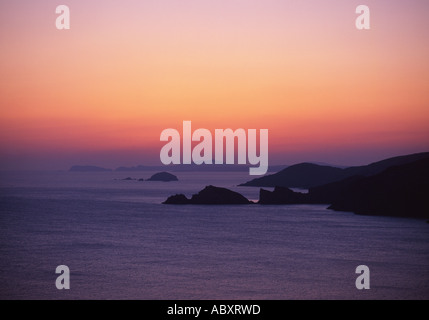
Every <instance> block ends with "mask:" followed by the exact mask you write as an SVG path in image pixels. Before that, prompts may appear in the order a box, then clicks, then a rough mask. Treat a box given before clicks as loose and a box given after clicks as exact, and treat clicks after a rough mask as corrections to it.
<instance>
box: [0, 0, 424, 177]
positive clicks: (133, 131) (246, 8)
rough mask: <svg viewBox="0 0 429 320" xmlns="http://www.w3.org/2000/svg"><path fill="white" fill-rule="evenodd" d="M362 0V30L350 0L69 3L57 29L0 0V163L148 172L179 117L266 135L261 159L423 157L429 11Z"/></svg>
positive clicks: (40, 7) (39, 7)
mask: <svg viewBox="0 0 429 320" xmlns="http://www.w3.org/2000/svg"><path fill="white" fill-rule="evenodd" d="M365 2H366V4H367V5H368V6H369V7H370V9H371V30H367V31H359V30H357V29H356V28H355V19H356V17H357V14H356V13H355V8H356V6H357V5H359V4H361V1H341V0H327V1H316V0H314V1H286V0H282V1H280V0H268V1H260V0H258V1H256V0H247V1H244V0H241V1H240V0H228V1H226V0H220V1H219V0H217V1H198V0H192V1H189V0H181V1H175V0H169V1H166V0H165V1H159V0H157V1H137V0H136V1H131V0H125V1H68V3H67V4H68V6H69V7H70V10H71V29H70V30H62V31H60V30H57V29H56V28H55V19H56V16H57V15H56V14H55V8H56V6H57V5H58V4H59V3H57V1H44V2H43V4H40V3H36V2H35V1H0V41H1V43H2V50H1V52H0V72H1V78H0V79H1V80H0V147H1V150H2V151H1V152H2V155H3V156H2V159H3V160H2V162H1V164H2V165H3V167H4V168H14V166H17V167H19V166H31V164H34V163H36V162H37V161H39V160H40V162H46V161H48V162H49V167H50V168H58V169H61V168H63V169H66V168H67V166H69V165H72V164H75V163H73V161H81V162H84V163H83V164H97V165H105V166H119V165H137V164H159V163H160V162H159V150H160V149H161V147H162V145H163V143H161V142H160V141H159V135H160V133H161V131H162V130H163V129H166V128H170V127H172V128H177V129H179V130H180V129H181V125H182V121H183V120H191V121H192V125H193V128H194V129H197V128H200V127H204V128H207V129H210V130H214V129H215V128H232V129H236V128H245V129H250V128H255V129H265V128H267V129H269V130H270V163H272V164H278V163H285V164H291V163H293V162H297V161H326V162H331V163H338V164H361V163H366V162H367V161H375V160H379V159H382V158H383V157H388V156H394V155H399V154H403V153H412V152H420V151H427V150H429V126H428V124H429V59H428V57H429V17H428V15H429V3H428V2H427V1H426V0H421V1H392V0H390V1H387V0H384V1H383V0H377V1H374V0H368V1H365ZM36 159H39V160H37V161H36ZM37 166H39V165H37Z"/></svg>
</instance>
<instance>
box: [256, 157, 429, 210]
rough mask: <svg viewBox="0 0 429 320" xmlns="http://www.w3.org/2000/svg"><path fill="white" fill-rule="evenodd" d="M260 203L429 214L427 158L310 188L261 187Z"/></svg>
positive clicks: (428, 166)
mask: <svg viewBox="0 0 429 320" xmlns="http://www.w3.org/2000/svg"><path fill="white" fill-rule="evenodd" d="M258 203H260V204H304V203H305V204H317V203H318V204H331V205H330V207H329V209H332V210H337V211H351V212H354V213H357V214H364V215H386V216H400V217H417V218H427V217H429V158H426V159H421V160H418V161H415V162H411V163H407V164H403V165H398V166H392V167H390V168H387V169H386V170H384V171H383V172H381V173H378V174H376V175H373V176H369V177H365V176H353V177H349V178H346V179H344V180H341V181H337V182H333V183H329V184H326V185H323V186H319V187H315V188H311V189H310V190H309V192H308V193H307V194H305V193H299V192H294V191H292V190H290V189H288V188H282V187H276V188H275V189H274V191H272V192H271V191H267V190H264V189H261V191H260V199H259V202H258Z"/></svg>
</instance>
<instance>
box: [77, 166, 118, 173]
mask: <svg viewBox="0 0 429 320" xmlns="http://www.w3.org/2000/svg"><path fill="white" fill-rule="evenodd" d="M108 171H112V169H106V168H102V167H97V166H72V167H71V168H70V169H69V172H108Z"/></svg>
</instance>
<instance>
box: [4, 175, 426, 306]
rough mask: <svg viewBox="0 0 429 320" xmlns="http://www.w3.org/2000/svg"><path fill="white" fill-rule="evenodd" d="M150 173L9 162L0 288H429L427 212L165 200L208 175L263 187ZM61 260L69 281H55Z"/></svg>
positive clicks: (31, 295)
mask: <svg viewBox="0 0 429 320" xmlns="http://www.w3.org/2000/svg"><path fill="white" fill-rule="evenodd" d="M153 173H155V172H151V171H145V172H97V173H95V172H87V173H80V172H66V171H44V172H42V171H41V172H1V173H0V299H2V300H4V299H31V300H33V299H36V300H39V299H55V300H57V299H58V300H62V299H65V300H69V299H103V300H104V299H109V300H110V299H127V300H304V299H305V300H319V299H320V300H321V299H323V300H328V299H329V300H348V299H353V300H354V299H357V300H367V299H371V300H372V299H376V300H380V299H386V300H387V299H389V300H391V299H397V300H407V299H422V300H426V299H428V298H429V224H428V223H427V222H426V221H425V220H422V219H411V218H393V217H378V216H362V215H356V214H353V213H350V212H335V211H332V210H328V209H327V207H328V206H327V205H276V206H262V205H257V204H254V205H244V206H243V205H235V206H234V205H220V206H214V205H186V206H183V205H182V206H180V205H164V204H162V202H163V201H165V200H166V199H167V197H168V196H170V195H174V194H178V193H183V194H185V195H186V196H188V197H190V196H191V195H192V194H195V193H197V192H198V191H200V190H201V189H203V188H204V187H205V186H207V185H214V186H219V187H226V188H229V189H231V190H234V191H237V192H240V193H241V194H243V195H244V196H246V197H247V198H248V199H250V200H257V199H258V197H259V188H252V187H238V186H237V185H238V184H239V183H242V182H245V181H248V180H250V177H249V175H248V173H246V172H178V173H176V175H177V176H178V178H179V181H176V182H149V181H138V179H140V178H143V179H147V178H149V177H150V176H151V175H152V174H153ZM127 177H130V178H132V179H136V180H123V179H125V178H127ZM61 265H65V266H67V267H68V268H69V272H70V273H69V281H70V282H69V283H70V288H69V289H62V290H60V289H57V286H56V283H57V278H58V277H60V276H62V275H61V274H59V273H56V268H57V267H58V266H61ZM361 265H364V266H367V267H368V273H367V274H366V276H367V277H366V278H365V283H366V284H367V288H364V289H358V287H357V286H356V282H357V279H358V277H360V276H361V274H360V273H357V272H356V269H357V267H358V266H361ZM359 281H360V280H359Z"/></svg>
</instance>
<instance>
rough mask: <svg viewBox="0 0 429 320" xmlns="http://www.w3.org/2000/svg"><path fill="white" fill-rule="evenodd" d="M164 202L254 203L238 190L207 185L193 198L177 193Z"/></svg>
mask: <svg viewBox="0 0 429 320" xmlns="http://www.w3.org/2000/svg"><path fill="white" fill-rule="evenodd" d="M163 203H164V204H212V205H213V204H216V205H220V204H253V202H252V201H249V200H248V199H247V198H246V197H244V196H243V195H241V194H240V193H238V192H235V191H231V190H229V189H226V188H220V187H214V186H207V187H205V188H204V189H203V190H201V191H200V192H198V193H197V194H194V195H193V196H192V198H191V199H188V198H186V196H185V195H183V194H176V195H174V196H171V197H169V198H168V199H167V200H166V201H164V202H163Z"/></svg>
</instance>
